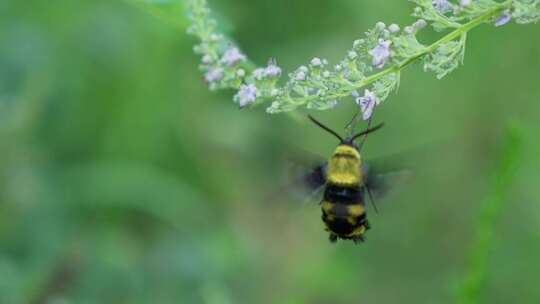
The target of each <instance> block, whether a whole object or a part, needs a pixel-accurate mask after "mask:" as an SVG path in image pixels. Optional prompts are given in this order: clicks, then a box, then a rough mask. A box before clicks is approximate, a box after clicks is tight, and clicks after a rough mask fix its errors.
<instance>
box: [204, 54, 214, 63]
mask: <svg viewBox="0 0 540 304" xmlns="http://www.w3.org/2000/svg"><path fill="white" fill-rule="evenodd" d="M201 61H202V63H204V64H209V63H211V62H212V56H210V55H208V54H206V55H204V56H203V58H202V59H201Z"/></svg>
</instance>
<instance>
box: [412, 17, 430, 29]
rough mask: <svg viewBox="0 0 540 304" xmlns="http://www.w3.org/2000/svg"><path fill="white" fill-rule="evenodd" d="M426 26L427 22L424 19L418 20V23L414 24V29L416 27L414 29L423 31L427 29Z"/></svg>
mask: <svg viewBox="0 0 540 304" xmlns="http://www.w3.org/2000/svg"><path fill="white" fill-rule="evenodd" d="M426 25H427V22H426V20H424V19H418V20H416V22H415V23H414V24H413V27H414V29H416V30H421V29H423V28H424V27H426Z"/></svg>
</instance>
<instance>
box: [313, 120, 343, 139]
mask: <svg viewBox="0 0 540 304" xmlns="http://www.w3.org/2000/svg"><path fill="white" fill-rule="evenodd" d="M308 117H309V119H311V121H312V122H313V123H315V124H316V125H317V126H319V127H321V128H322V129H323V130H326V132H328V133H330V134H332V135H334V136H335V137H337V138H339V140H340V141H341V142H343V138H342V137H341V136H339V134H337V133H336V132H335V131H334V130H332V129H330V128H328V127H327V126H325V125H323V124H322V123H321V122H319V121H318V120H316V119H315V118H313V116H311V115H308Z"/></svg>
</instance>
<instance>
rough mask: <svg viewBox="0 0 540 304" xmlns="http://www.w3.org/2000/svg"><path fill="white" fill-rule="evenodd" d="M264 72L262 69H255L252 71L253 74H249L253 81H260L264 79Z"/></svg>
mask: <svg viewBox="0 0 540 304" xmlns="http://www.w3.org/2000/svg"><path fill="white" fill-rule="evenodd" d="M264 70H265V69H264V68H256V69H255V70H253V72H251V74H252V75H253V77H254V78H255V79H257V80H261V79H263V78H264Z"/></svg>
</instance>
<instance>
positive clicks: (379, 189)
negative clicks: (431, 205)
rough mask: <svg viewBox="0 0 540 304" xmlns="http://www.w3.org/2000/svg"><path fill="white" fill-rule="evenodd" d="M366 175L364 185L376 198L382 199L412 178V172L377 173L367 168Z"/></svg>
mask: <svg viewBox="0 0 540 304" xmlns="http://www.w3.org/2000/svg"><path fill="white" fill-rule="evenodd" d="M367 167H368V166H365V169H364V170H367V173H366V175H364V185H365V187H366V188H367V189H368V190H369V191H370V192H371V195H373V197H374V198H381V197H383V196H384V195H386V194H388V193H389V192H390V191H391V190H392V189H394V188H396V187H399V186H400V185H403V184H404V183H406V181H407V180H409V179H410V178H411V177H412V172H411V171H410V170H399V171H393V172H384V173H381V172H377V171H376V170H373V169H369V168H367Z"/></svg>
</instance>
